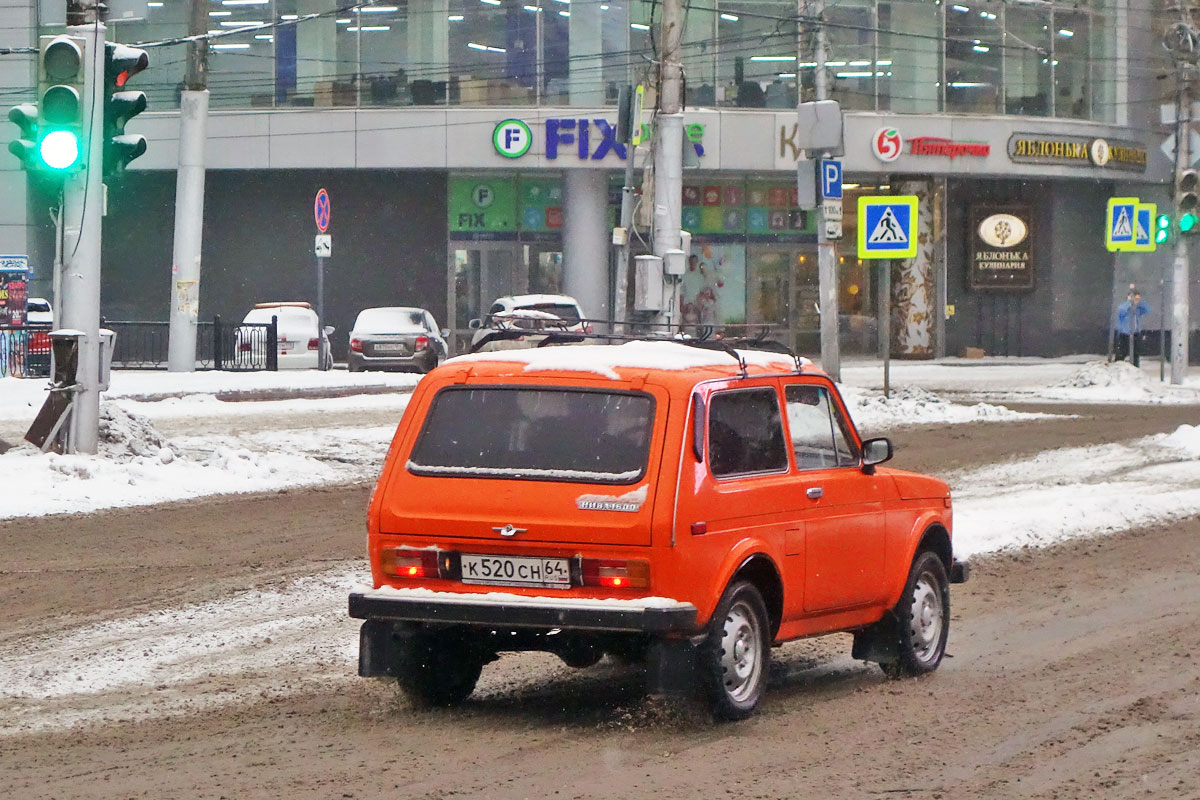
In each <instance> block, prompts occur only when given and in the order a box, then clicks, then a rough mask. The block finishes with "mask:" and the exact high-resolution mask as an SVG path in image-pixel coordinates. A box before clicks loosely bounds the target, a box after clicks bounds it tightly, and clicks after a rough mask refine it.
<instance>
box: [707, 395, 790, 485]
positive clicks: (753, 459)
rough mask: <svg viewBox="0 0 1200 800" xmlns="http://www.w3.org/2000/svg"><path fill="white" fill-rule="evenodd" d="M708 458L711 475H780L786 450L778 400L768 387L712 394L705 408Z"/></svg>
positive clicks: (785, 463)
mask: <svg viewBox="0 0 1200 800" xmlns="http://www.w3.org/2000/svg"><path fill="white" fill-rule="evenodd" d="M708 458H709V468H710V469H711V470H712V473H713V475H716V476H718V477H720V476H725V475H742V474H748V473H754V472H782V471H784V470H786V469H787V467H788V461H787V449H786V446H785V445H784V441H783V423H782V419H781V417H780V413H779V399H778V396H777V395H776V393H775V390H774V389H772V388H770V387H763V388H761V389H745V390H737V391H730V392H719V393H717V394H714V395H713V396H712V398H711V399H710V400H709V404H708Z"/></svg>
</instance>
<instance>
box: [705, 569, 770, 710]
mask: <svg viewBox="0 0 1200 800" xmlns="http://www.w3.org/2000/svg"><path fill="white" fill-rule="evenodd" d="M770 658H771V642H770V633H769V628H768V624H767V607H766V605H765V604H764V603H763V599H762V595H761V594H759V591H758V589H757V588H755V586H754V584H752V583H750V582H749V581H738V582H737V583H734V584H732V585H730V587H729V588H728V589H726V590H725V594H724V595H723V596H722V597H721V602H720V603H718V604H717V610H716V612H715V613H714V614H713V617H712V620H711V621H710V622H709V624H708V635H707V636H706V638H705V640H704V643H703V645H701V650H700V675H701V680H702V681H703V682H704V688H705V691H706V693H707V695H708V699H709V703H710V704H711V706H712V711H713V715H714V716H716V717H718V718H720V719H727V720H738V719H745V718H746V717H748V716H750V715H751V714H753V713H754V710H755V709H756V708H757V707H758V701H759V700H760V699H761V698H762V695H763V689H764V688H765V686H766V682H767V664H768V662H769V660H770Z"/></svg>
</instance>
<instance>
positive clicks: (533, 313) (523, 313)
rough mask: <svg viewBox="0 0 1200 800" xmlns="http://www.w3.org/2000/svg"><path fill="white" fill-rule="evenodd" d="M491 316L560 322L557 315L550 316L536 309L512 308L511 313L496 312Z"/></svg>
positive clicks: (546, 312) (547, 312) (560, 318)
mask: <svg viewBox="0 0 1200 800" xmlns="http://www.w3.org/2000/svg"><path fill="white" fill-rule="evenodd" d="M492 316H493V317H495V318H505V319H552V320H556V321H558V322H562V317H560V316H559V315H558V314H551V313H550V312H549V311H539V310H537V309H536V308H514V309H512V310H511V311H497V312H496V313H495V314H493V315H492Z"/></svg>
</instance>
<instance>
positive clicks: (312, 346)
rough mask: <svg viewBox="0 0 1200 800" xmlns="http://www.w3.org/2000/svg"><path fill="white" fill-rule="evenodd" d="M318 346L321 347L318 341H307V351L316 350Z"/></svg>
mask: <svg viewBox="0 0 1200 800" xmlns="http://www.w3.org/2000/svg"><path fill="white" fill-rule="evenodd" d="M320 346H321V340H320V339H309V340H308V349H309V350H316V349H317V348H318V347H320Z"/></svg>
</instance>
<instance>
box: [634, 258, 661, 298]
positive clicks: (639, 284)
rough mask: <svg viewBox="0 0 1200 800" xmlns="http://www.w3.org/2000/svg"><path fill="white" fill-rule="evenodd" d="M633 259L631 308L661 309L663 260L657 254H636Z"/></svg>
mask: <svg viewBox="0 0 1200 800" xmlns="http://www.w3.org/2000/svg"><path fill="white" fill-rule="evenodd" d="M633 261H634V270H633V310H634V311H662V306H663V260H662V259H661V258H659V257H658V256H637V257H636V258H634V259H633Z"/></svg>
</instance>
